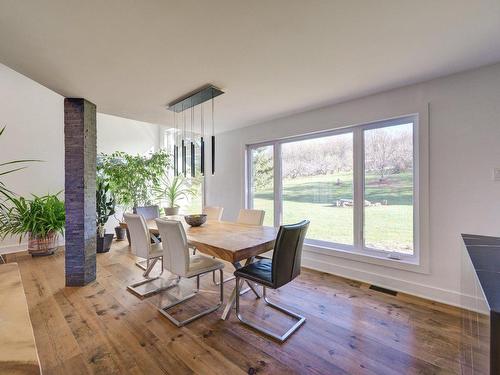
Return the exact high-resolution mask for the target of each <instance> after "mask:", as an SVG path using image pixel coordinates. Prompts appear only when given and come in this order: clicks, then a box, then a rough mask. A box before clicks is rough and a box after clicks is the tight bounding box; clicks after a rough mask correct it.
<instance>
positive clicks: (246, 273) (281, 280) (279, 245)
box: [234, 220, 309, 342]
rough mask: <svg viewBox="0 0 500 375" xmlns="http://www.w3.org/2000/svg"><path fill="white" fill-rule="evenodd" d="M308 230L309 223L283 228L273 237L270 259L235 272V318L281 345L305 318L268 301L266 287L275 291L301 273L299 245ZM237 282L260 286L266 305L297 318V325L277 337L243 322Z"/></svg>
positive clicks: (306, 221)
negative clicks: (243, 280)
mask: <svg viewBox="0 0 500 375" xmlns="http://www.w3.org/2000/svg"><path fill="white" fill-rule="evenodd" d="M308 227H309V220H304V221H302V222H300V223H297V224H292V225H282V226H281V227H280V229H279V232H278V235H277V237H276V242H275V245H274V252H273V258H272V259H264V258H262V259H260V260H258V261H257V262H254V263H250V264H249V265H247V266H244V267H242V268H240V269H238V270H236V271H235V272H234V276H236V316H237V317H238V319H239V320H240V321H241V322H242V323H244V324H246V325H248V326H250V327H252V328H254V329H255V330H257V331H259V332H262V333H264V334H265V335H268V336H271V337H273V338H274V339H276V340H278V341H280V342H284V341H285V340H286V339H287V338H288V337H289V336H290V335H291V334H292V333H294V332H295V331H296V330H297V329H298V328H299V327H300V326H301V325H302V324H303V323H304V322H305V321H306V318H304V317H303V316H301V315H299V314H297V313H295V312H293V311H290V310H287V309H285V308H284V307H281V306H278V305H277V304H275V303H273V302H271V301H269V299H268V298H267V296H266V288H271V289H278V288H280V287H282V286H283V285H286V284H288V283H289V282H290V281H292V280H293V279H295V278H296V277H297V276H298V275H299V274H300V264H301V258H302V246H303V245H304V238H305V236H306V233H307V228H308ZM240 279H246V280H250V281H252V282H254V283H257V284H260V285H262V295H263V298H264V301H265V302H266V304H267V306H269V307H271V308H273V309H276V310H278V311H281V312H282V313H284V314H286V315H288V316H291V317H292V318H295V319H297V322H296V323H295V324H294V325H293V326H292V327H291V328H290V329H289V330H288V331H286V332H285V333H284V334H283V335H279V334H276V333H274V332H272V331H270V330H268V329H267V328H264V327H261V326H259V325H257V324H255V323H253V322H250V321H248V320H246V319H245V318H244V317H243V316H242V315H241V313H240V282H241V281H240Z"/></svg>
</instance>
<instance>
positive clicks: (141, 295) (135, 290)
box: [127, 276, 179, 299]
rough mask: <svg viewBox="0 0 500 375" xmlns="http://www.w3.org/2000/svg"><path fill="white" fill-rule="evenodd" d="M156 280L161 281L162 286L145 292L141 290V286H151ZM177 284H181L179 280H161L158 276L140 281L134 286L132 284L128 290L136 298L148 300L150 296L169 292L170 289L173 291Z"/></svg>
mask: <svg viewBox="0 0 500 375" xmlns="http://www.w3.org/2000/svg"><path fill="white" fill-rule="evenodd" d="M156 280H160V285H159V286H157V287H156V288H153V289H145V290H141V288H140V287H141V286H142V285H145V284H149V283H152V282H154V281H156ZM172 281H173V283H172ZM177 284H179V280H177V278H176V279H167V280H165V279H163V278H161V277H160V276H157V277H153V278H149V279H145V280H141V281H138V282H136V283H134V284H130V285H128V286H127V290H128V291H129V292H132V293H133V294H135V295H136V296H138V297H139V298H141V299H142V298H146V297H149V296H152V295H153V294H156V293H159V292H162V291H164V290H168V289H171V288H173V287H175V286H177Z"/></svg>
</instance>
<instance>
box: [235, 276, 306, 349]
mask: <svg viewBox="0 0 500 375" xmlns="http://www.w3.org/2000/svg"><path fill="white" fill-rule="evenodd" d="M239 279H240V277H237V278H236V316H237V317H238V319H239V321H240V322H242V323H243V324H245V325H247V326H249V327H251V328H253V329H255V330H256V331H259V332H261V333H263V334H265V335H267V336H269V337H272V338H273V339H275V340H277V341H279V342H285V341H286V340H287V339H288V338H289V337H290V336H291V335H292V334H293V333H294V332H295V331H297V329H299V327H300V326H301V325H302V324H304V322H305V321H306V318H305V317H303V316H302V315H299V314H297V313H295V312H293V311H290V310H288V309H285V308H284V307H282V306H279V305H277V304H275V303H273V302H271V301H269V299H268V298H267V296H266V287H265V286H264V285H262V289H263V292H262V296H263V297H264V298H263V299H264V301H265V302H266V304H267V306H269V307H271V308H273V309H275V310H278V311H281V312H282V313H284V314H285V315H288V316H290V317H292V318H294V319H297V322H296V323H295V324H294V325H293V326H292V327H291V328H289V329H288V330H287V331H286V332H285V333H284V334H283V335H279V334H276V333H274V332H272V331H270V330H268V329H267V328H264V327H261V326H259V325H257V324H255V323H253V322H250V321H248V320H246V319H245V318H244V317H243V316H242V315H241V313H240V293H239V289H240V286H239V284H240V280H239Z"/></svg>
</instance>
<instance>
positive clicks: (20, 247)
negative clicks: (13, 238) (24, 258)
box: [0, 242, 28, 254]
mask: <svg viewBox="0 0 500 375" xmlns="http://www.w3.org/2000/svg"><path fill="white" fill-rule="evenodd" d="M27 248H28V243H27V242H21V243H20V244H19V243H18V244H12V245H5V246H0V254H12V253H18V252H20V251H26V249H27Z"/></svg>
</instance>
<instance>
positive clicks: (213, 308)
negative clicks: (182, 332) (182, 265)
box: [158, 269, 224, 327]
mask: <svg viewBox="0 0 500 375" xmlns="http://www.w3.org/2000/svg"><path fill="white" fill-rule="evenodd" d="M219 271H220V276H221V278H222V277H223V274H222V269H221V270H219ZM202 275H203V274H200V275H197V276H196V292H194V293H191V294H189V295H187V296H185V297H182V298H181V299H178V300H176V301H174V302H172V303H170V304H168V305H167V306H164V307H161V308H158V311H160V313H161V314H162V315H164V316H165V317H166V318H168V320H170V321H171V322H172V323H174V324H175V325H176V326H177V327H182V326H185V325H186V324H188V323H191V322H192V321H194V320H196V319H199V318H201V317H202V316H205V315H207V314H210V313H212V312H214V311H216V310H217V309H218V308H219V307H221V306H222V303H223V302H224V283H221V285H220V291H219V294H220V298H219V302H218V303H217V305H215V306H211V307H209V308H207V309H205V310H203V311H201V312H199V313H198V314H196V315H193V316H191V317H189V318H187V319H184V320H177V319H176V318H174V317H173V316H172V315H171V314H169V313H168V311H167V310H169V309H170V308H172V307H174V306H176V305H178V304H180V303H182V302H185V301H187V300H189V299H191V298H193V297H194V296H196V294H198V292H200V284H199V282H200V276H202Z"/></svg>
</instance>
